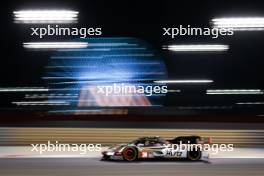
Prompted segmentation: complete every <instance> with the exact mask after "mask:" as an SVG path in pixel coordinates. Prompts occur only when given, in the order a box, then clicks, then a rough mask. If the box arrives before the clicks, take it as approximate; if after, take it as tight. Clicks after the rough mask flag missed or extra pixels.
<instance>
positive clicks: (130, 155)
mask: <svg viewBox="0 0 264 176" xmlns="http://www.w3.org/2000/svg"><path fill="white" fill-rule="evenodd" d="M122 155H123V159H124V160H125V161H136V160H137V159H138V150H137V149H136V148H135V147H126V148H124V150H123V152H122Z"/></svg>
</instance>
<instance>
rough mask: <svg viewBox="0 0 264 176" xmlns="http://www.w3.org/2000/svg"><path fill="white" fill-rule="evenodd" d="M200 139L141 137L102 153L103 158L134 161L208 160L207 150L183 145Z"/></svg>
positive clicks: (199, 141) (188, 137) (192, 137)
mask: <svg viewBox="0 0 264 176" xmlns="http://www.w3.org/2000/svg"><path fill="white" fill-rule="evenodd" d="M201 139H202V138H201V137H199V136H181V137H177V138H175V139H173V140H164V139H163V138H161V137H143V138H139V139H137V140H135V141H132V142H131V143H128V144H118V145H114V146H112V147H110V148H108V149H107V150H105V151H103V152H102V154H103V159H104V160H125V161H135V160H140V159H176V158H186V159H189V160H192V161H197V160H208V158H209V153H208V152H206V151H203V150H201V149H200V148H199V147H197V148H196V149H194V148H193V149H192V150H189V149H190V148H189V149H188V147H187V145H184V144H198V143H201V142H202V140H201ZM179 144H181V145H179ZM179 146H181V147H179Z"/></svg>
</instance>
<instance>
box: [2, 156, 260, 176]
mask: <svg viewBox="0 0 264 176" xmlns="http://www.w3.org/2000/svg"><path fill="white" fill-rule="evenodd" d="M263 166H264V159H227V158H226V159H225V158H223V159H211V160H210V162H209V163H207V162H189V161H141V162H135V163H127V162H110V161H100V159H99V158H27V159H26V158H9V159H0V175H1V176H11V175H12V176H18V175H19V176H38V175H40V176H44V175H45V176H48V175H56V176H67V175H72V176H84V175H85V176H87V175H93V176H94V175H99V176H106V175H107V176H117V175H122V176H132V175H133V176H134V175H137V176H138V175H142V176H156V175H162V176H167V175H170V176H172V175H181V176H182V175H184V176H192V175H193V176H194V175H195V176H197V175H198V176H199V175H202V176H207V175H214V176H216V175H219V176H220V175H228V176H230V175H232V176H236V175H239V176H240V175H242V176H243V175H247V176H248V175H254V176H258V175H259V176H263V175H264V167H263Z"/></svg>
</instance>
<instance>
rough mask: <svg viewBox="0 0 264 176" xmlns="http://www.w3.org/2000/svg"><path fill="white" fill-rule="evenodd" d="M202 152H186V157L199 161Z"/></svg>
mask: <svg viewBox="0 0 264 176" xmlns="http://www.w3.org/2000/svg"><path fill="white" fill-rule="evenodd" d="M201 156H202V152H201V151H200V150H193V151H188V153H187V157H188V159H189V160H192V161H198V160H200V159H201Z"/></svg>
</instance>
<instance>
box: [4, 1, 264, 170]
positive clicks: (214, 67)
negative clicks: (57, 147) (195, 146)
mask: <svg viewBox="0 0 264 176" xmlns="http://www.w3.org/2000/svg"><path fill="white" fill-rule="evenodd" d="M263 9H264V2H263V1H257V0H254V1H252V0H251V1H249V0H247V1H214V2H212V1H206V0H205V1H188V2H187V1H186V2H185V1H169V0H165V1H164V0H163V1H159V0H158V1H142V0H141V1H138V0H133V1H132V0H127V1H109V0H88V1H84V0H76V1H57V0H53V1H7V2H5V4H3V5H1V7H0V13H1V16H0V19H1V27H0V33H1V44H0V48H1V64H0V77H1V78H0V146H1V147H10V146H20V147H21V146H22V147H23V146H29V145H30V144H32V143H46V142H47V141H48V140H50V141H60V142H63V143H101V144H102V145H103V146H109V145H111V144H116V143H126V142H129V141H131V140H133V139H135V138H138V137H142V136H161V137H164V138H166V139H169V138H174V137H176V136H180V135H201V136H204V137H212V139H213V143H233V144H234V145H235V147H238V148H241V147H242V148H249V149H252V150H253V151H255V149H256V148H257V149H262V148H263V145H264V135H263V134H264V125H263V122H264V97H263V93H264V84H263V80H264V79H263V75H264V70H263V65H264V61H263V59H262V58H263V54H264V53H263V52H264V50H263V42H264V37H263V36H264V31H263V29H264V22H263V21H264V20H263V19H264V14H263ZM21 10H69V11H72V12H73V14H75V15H76V14H77V16H74V18H73V20H72V21H70V22H66V23H59V26H61V27H77V28H82V27H85V28H89V27H92V28H101V29H102V35H101V36H89V37H87V38H86V39H80V38H79V37H76V36H44V38H42V39H40V38H39V37H37V36H32V35H31V32H32V31H31V29H30V28H32V27H47V24H51V25H53V26H54V25H55V24H56V22H50V23H49V22H47V23H43V21H42V22H40V21H37V20H39V19H37V20H36V21H35V22H33V23H30V22H29V23H28V22H26V21H19V17H18V19H16V13H14V12H19V11H21ZM230 17H234V18H251V19H253V21H251V22H249V26H246V25H244V26H242V27H241V28H239V27H237V26H235V27H237V28H236V30H235V32H234V35H233V36H219V37H218V38H212V36H188V35H185V36H176V37H175V38H174V39H172V38H171V37H169V36H164V35H163V33H164V30H163V28H173V27H179V25H183V26H185V27H187V26H188V25H190V26H191V27H200V28H212V27H213V22H214V21H213V19H217V18H230ZM31 18H32V17H29V20H30V19H31ZM256 18H258V21H257V23H258V24H257V25H256V24H255V23H254V22H255V21H254V19H256ZM42 20H43V19H42ZM231 25H232V24H231ZM235 25H239V24H235ZM254 25H256V27H254ZM252 26H253V27H252ZM34 42H40V43H41V42H84V43H85V42H87V43H88V46H85V47H84V48H77V49H76V48H70V49H69V48H63V47H61V48H59V49H58V48H57V49H54V48H53V49H50V48H49V49H44V50H43V48H42V49H41V48H37V49H32V48H31V49H30V48H27V47H25V46H27V44H30V43H33V44H34ZM26 43H27V44H26ZM214 44H217V45H225V46H228V49H227V51H220V52H218V51H211V52H208V51H205V52H203V51H200V52H195V51H194V52H192V51H191V52H188V51H187V52H186V51H185V52H177V51H173V50H167V49H164V46H172V45H207V46H210V45H214ZM159 81H160V82H162V83H160V82H159ZM113 83H120V84H121V83H126V84H129V85H143V86H155V85H166V86H168V92H167V93H166V94H159V95H152V96H146V95H136V94H132V95H129V96H127V95H122V94H120V95H119V96H105V95H98V94H96V92H95V91H94V88H95V87H96V86H98V85H99V86H102V85H103V86H108V85H111V84H113ZM3 149H4V148H2V154H3V156H6V155H5V154H7V153H5V151H6V150H3ZM14 153H15V154H14V155H15V156H17V155H22V154H21V152H20V151H17V152H16V151H15V152H14ZM258 154H259V155H261V156H262V154H263V151H262V150H257V154H256V155H258ZM245 156H246V157H247V158H250V154H249V155H245ZM245 156H244V157H245ZM242 157H243V156H242ZM97 160H99V158H97ZM0 162H3V163H6V164H5V165H3V166H6V167H5V170H4V173H5V175H8V174H10V173H11V172H9V171H10V169H9V166H11V165H12V164H13V163H12V162H10V163H9V162H5V161H0ZM15 162H16V161H15ZM74 162H75V161H73V163H74ZM90 162H91V163H92V162H93V161H89V162H88V165H89V167H90V166H91V165H90V164H91V163H90ZM237 162H238V161H235V163H237ZM258 162H259V163H258V164H259V165H257V166H260V165H261V164H263V161H262V160H261V161H258ZM36 163H38V162H36ZM39 163H40V165H39V167H40V168H41V166H42V164H41V161H40V162H39ZM76 163H78V161H77V162H76ZM248 163H254V162H252V161H249V162H248ZM248 163H247V164H248ZM24 164H25V163H24ZM24 164H22V166H24ZM31 164H32V163H31ZM68 164H69V163H67V164H65V166H68ZM239 164H241V163H239V162H238V165H239ZM98 165H99V167H100V166H101V164H98ZM187 165H188V164H187ZM159 166H160V165H159ZM0 167H1V166H0ZM47 167H52V166H50V165H47ZM71 167H73V168H74V166H72V165H71ZM71 167H69V168H71ZM85 167H86V166H84V168H85ZM188 167H189V165H188V166H187V168H188ZM224 167H225V166H224ZM240 167H242V166H241V165H239V167H235V166H234V168H236V169H234V168H233V169H234V170H232V169H231V170H232V173H233V174H234V175H239V174H247V172H246V171H244V173H243V172H241V173H239V172H236V171H237V170H239V169H237V168H240ZM3 168H4V167H3ZM25 168H27V169H26V170H23V167H22V168H21V171H23V172H24V173H27V175H30V174H33V175H34V174H36V173H34V172H32V173H31V171H32V170H31V169H30V165H27V166H25ZM157 168H160V167H157ZM172 168H173V166H172ZM172 168H169V169H168V170H170V172H172ZM219 168H221V167H219ZM219 168H218V169H219ZM42 169H43V168H42ZM82 169H83V168H82ZM82 169H80V174H81V173H85V172H87V170H86V169H84V170H82ZM90 169H91V168H90ZM149 169H153V168H149ZM91 170H92V169H91ZM110 170H111V168H110ZM110 170H108V171H110ZM139 170H140V171H142V170H141V169H139ZM185 170H186V168H185ZM219 170H220V171H219V172H218V174H221V172H222V171H223V169H219ZM44 171H45V168H44ZM227 171H228V169H227ZM131 172H132V171H131ZM170 172H167V174H169V173H170ZM43 173H45V172H43ZM61 173H64V172H61ZM77 173H79V172H77ZM94 173H96V172H95V171H94ZM106 173H108V172H106ZM106 173H104V174H106ZM164 173H166V171H164ZM210 173H211V171H208V172H207V174H210ZM261 173H263V169H261V167H258V168H257V169H256V175H257V174H260V175H261ZM13 174H17V173H13ZM49 174H50V173H47V175H49ZM116 174H117V173H116ZM118 174H120V175H122V173H118ZM123 174H124V173H123ZM148 174H151V171H149V172H148V173H146V174H145V175H148ZM191 174H194V173H190V175H191ZM18 175H19V174H18ZM102 175H103V173H102ZM143 175H144V173H143Z"/></svg>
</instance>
